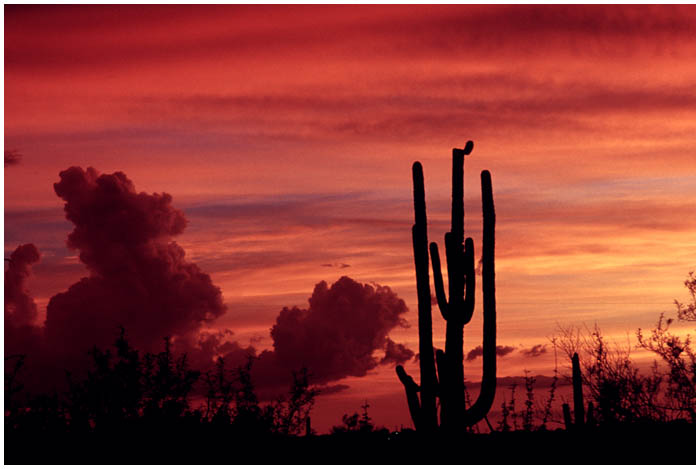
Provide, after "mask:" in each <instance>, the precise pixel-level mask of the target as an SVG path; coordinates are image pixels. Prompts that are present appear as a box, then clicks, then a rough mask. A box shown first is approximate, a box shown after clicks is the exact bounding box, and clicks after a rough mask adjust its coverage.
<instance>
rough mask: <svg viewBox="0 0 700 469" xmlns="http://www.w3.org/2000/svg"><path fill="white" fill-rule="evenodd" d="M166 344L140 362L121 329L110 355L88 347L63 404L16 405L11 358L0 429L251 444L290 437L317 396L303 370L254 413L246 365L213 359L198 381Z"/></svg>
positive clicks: (52, 399)
mask: <svg viewBox="0 0 700 469" xmlns="http://www.w3.org/2000/svg"><path fill="white" fill-rule="evenodd" d="M170 343H171V341H170V339H169V338H167V337H166V338H165V339H164V347H163V351H161V352H160V353H157V354H150V353H146V354H143V355H141V354H140V353H139V352H138V351H137V350H135V349H134V348H133V347H132V346H131V345H130V344H129V342H128V340H127V338H126V333H125V331H124V329H121V332H120V334H119V337H118V338H117V340H116V341H115V343H114V351H112V350H110V349H107V350H100V349H98V348H97V347H94V348H93V349H92V350H91V351H90V352H89V353H90V356H91V357H92V362H93V364H92V369H91V370H89V371H88V372H87V376H86V378H84V379H82V380H78V379H76V378H75V377H74V376H73V375H71V374H69V373H67V379H68V385H69V386H68V392H67V393H66V395H65V396H59V395H58V394H57V393H54V394H50V395H38V396H33V397H32V396H27V397H25V399H24V400H20V399H19V398H17V397H16V396H17V395H18V393H19V391H21V389H22V388H21V384H19V383H18V375H19V371H20V370H21V368H22V364H23V359H22V357H21V356H20V357H18V358H16V362H15V363H16V364H15V366H14V367H12V369H11V371H10V372H9V373H6V375H5V393H6V399H5V429H6V430H9V431H46V430H49V429H52V430H58V431H64V432H71V433H74V432H91V433H95V432H98V433H99V432H115V431H121V430H124V429H149V428H150V429H160V430H163V431H165V430H167V431H173V430H176V429H177V428H183V427H192V426H195V427H211V426H214V427H218V428H222V427H225V428H226V429H227V430H228V431H230V432H232V433H245V434H246V435H249V436H250V435H254V434H278V435H295V434H299V433H300V432H301V431H302V429H303V428H304V425H305V423H306V419H307V418H308V416H309V413H310V411H311V409H312V407H313V405H314V400H315V397H316V396H317V395H318V394H319V390H318V389H317V388H315V387H312V386H311V385H310V383H309V377H310V375H309V373H308V371H307V370H306V369H301V370H300V371H298V372H294V373H292V385H291V387H290V391H289V394H288V396H286V397H284V396H280V397H278V398H276V399H275V400H273V401H272V402H271V403H269V404H267V405H264V406H261V404H260V403H259V400H258V397H257V396H256V394H255V389H254V386H253V381H252V379H251V369H252V367H253V365H254V358H253V357H250V358H249V360H248V361H247V363H246V364H245V365H243V366H240V367H238V368H236V369H235V370H233V371H230V370H227V369H226V367H225V364H224V361H223V359H219V360H218V361H217V363H216V365H215V367H214V369H213V370H210V371H207V372H206V373H204V374H202V373H201V372H199V371H196V370H192V369H190V367H189V365H188V362H187V355H181V356H179V357H178V356H175V355H174V354H173V353H172V351H171V346H170ZM8 358H10V357H8ZM6 361H7V359H6ZM6 368H7V367H6ZM197 385H200V387H203V388H204V390H203V391H202V392H200V393H199V394H201V395H202V398H201V399H200V400H203V401H204V404H202V405H201V406H200V407H198V408H193V406H192V401H193V400H194V398H196V397H197V395H198V391H197V389H196V388H197Z"/></svg>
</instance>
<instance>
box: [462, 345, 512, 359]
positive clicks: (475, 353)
mask: <svg viewBox="0 0 700 469" xmlns="http://www.w3.org/2000/svg"><path fill="white" fill-rule="evenodd" d="M514 351H515V347H511V346H510V345H496V355H497V356H499V357H505V356H506V355H508V354H509V353H512V352H514ZM483 354H484V348H483V347H482V346H481V345H477V346H476V347H474V348H473V349H471V350H470V351H469V353H467V361H472V360H475V359H476V358H477V357H480V356H482V355H483Z"/></svg>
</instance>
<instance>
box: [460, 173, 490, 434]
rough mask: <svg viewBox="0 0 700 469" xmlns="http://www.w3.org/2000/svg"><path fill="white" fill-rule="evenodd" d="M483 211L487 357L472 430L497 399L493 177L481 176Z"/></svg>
mask: <svg viewBox="0 0 700 469" xmlns="http://www.w3.org/2000/svg"><path fill="white" fill-rule="evenodd" d="M481 207H482V213H483V217H484V233H483V240H482V263H483V265H482V269H481V286H482V292H483V302H484V333H483V336H484V345H483V348H484V356H483V371H482V377H481V391H480V393H479V398H478V399H477V400H476V402H475V403H474V405H473V406H472V407H470V408H469V409H467V411H466V413H465V424H466V425H467V426H471V425H474V424H476V423H477V422H478V421H479V420H481V419H483V418H484V417H486V415H487V414H488V412H489V409H490V408H491V405H492V404H493V399H494V397H495V396H496V266H495V262H494V255H495V248H496V212H495V210H494V206H493V188H492V187H491V174H490V173H489V172H488V171H482V172H481Z"/></svg>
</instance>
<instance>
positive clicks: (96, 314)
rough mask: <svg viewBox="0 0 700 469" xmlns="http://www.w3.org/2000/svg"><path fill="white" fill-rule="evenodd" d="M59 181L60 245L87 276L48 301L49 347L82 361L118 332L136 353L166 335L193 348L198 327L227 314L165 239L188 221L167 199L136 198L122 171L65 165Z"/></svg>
mask: <svg viewBox="0 0 700 469" xmlns="http://www.w3.org/2000/svg"><path fill="white" fill-rule="evenodd" d="M60 178H61V179H60V181H59V182H58V183H56V184H54V189H55V191H56V194H57V195H58V196H59V197H61V198H62V199H63V200H65V202H66V204H65V206H64V210H65V214H66V218H67V219H68V220H69V221H70V222H72V223H73V224H74V229H73V231H72V232H71V233H70V234H69V236H68V242H67V244H68V247H69V248H71V249H74V250H77V251H78V252H79V258H80V261H81V262H82V263H83V264H85V267H87V269H88V271H89V275H88V276H87V277H84V278H82V279H81V280H80V281H79V282H77V283H75V284H73V285H72V286H70V287H69V288H68V290H67V291H65V292H62V293H59V294H57V295H54V296H53V297H52V298H51V300H50V301H49V304H48V307H47V318H46V336H47V337H46V338H47V341H48V342H49V346H50V347H53V348H55V351H56V352H57V353H58V352H64V353H65V354H67V355H84V353H85V350H88V349H89V348H90V347H92V346H93V345H99V346H106V345H108V344H110V343H111V342H112V341H113V340H114V337H115V334H116V331H117V330H118V327H119V326H123V327H125V328H126V330H127V331H128V334H129V337H130V339H131V340H132V341H133V343H134V345H135V346H137V347H139V348H141V349H142V350H150V349H153V348H155V347H160V346H161V344H162V338H163V337H165V336H172V337H173V338H174V339H175V343H176V344H178V343H179V344H184V343H194V342H195V341H196V334H197V331H198V329H199V328H200V326H202V325H203V324H205V323H207V322H210V321H212V320H213V319H215V318H217V317H219V316H221V315H222V314H223V313H224V312H225V309H226V308H225V306H224V304H223V302H222V298H221V291H220V289H219V288H218V287H216V286H215V285H213V283H212V281H211V278H210V277H209V275H208V274H206V273H204V272H202V271H201V270H200V268H199V267H198V266H197V265H196V264H193V263H190V262H187V261H186V260H185V252H184V250H183V249H182V248H181V247H180V246H178V244H177V243H175V242H174V241H173V240H172V238H173V237H174V236H176V235H179V234H180V233H182V232H183V230H184V229H185V226H186V223H187V222H186V220H185V217H184V215H183V213H182V212H181V211H180V210H177V209H176V208H174V207H173V206H172V198H171V196H170V195H168V194H155V193H154V194H147V193H145V192H140V193H138V192H136V189H135V187H134V185H133V183H132V182H131V181H130V180H129V179H128V178H127V177H126V175H125V174H124V173H121V172H117V173H114V174H102V175H100V174H99V173H98V172H97V171H96V170H95V169H93V168H88V169H87V170H86V171H85V170H83V169H81V168H78V167H72V168H69V169H67V170H66V171H63V172H61V173H60Z"/></svg>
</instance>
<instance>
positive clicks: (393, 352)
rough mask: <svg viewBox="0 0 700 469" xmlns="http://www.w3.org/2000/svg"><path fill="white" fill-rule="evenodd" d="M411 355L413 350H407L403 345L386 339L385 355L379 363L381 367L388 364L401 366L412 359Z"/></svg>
mask: <svg viewBox="0 0 700 469" xmlns="http://www.w3.org/2000/svg"><path fill="white" fill-rule="evenodd" d="M413 355H414V353H413V350H411V349H409V348H408V347H406V346H405V345H403V344H397V343H396V342H394V341H393V340H391V339H387V341H386V353H385V354H384V358H382V361H381V362H379V363H381V364H382V365H388V364H390V363H393V364H396V365H403V364H404V363H406V362H407V361H408V360H410V359H411V358H412V357H413Z"/></svg>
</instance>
